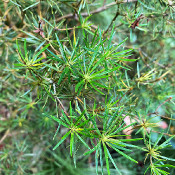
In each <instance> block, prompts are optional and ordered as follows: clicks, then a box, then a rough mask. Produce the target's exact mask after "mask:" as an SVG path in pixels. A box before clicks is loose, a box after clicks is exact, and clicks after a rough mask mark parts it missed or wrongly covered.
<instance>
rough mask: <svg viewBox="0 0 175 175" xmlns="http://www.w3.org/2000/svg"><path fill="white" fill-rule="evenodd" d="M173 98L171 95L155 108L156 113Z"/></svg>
mask: <svg viewBox="0 0 175 175" xmlns="http://www.w3.org/2000/svg"><path fill="white" fill-rule="evenodd" d="M171 99H172V97H169V98H168V99H167V100H165V101H164V102H163V103H162V104H160V105H159V106H158V107H157V109H156V110H155V113H157V111H158V109H159V108H160V107H161V106H162V105H164V104H165V103H166V102H167V101H170V100H171Z"/></svg>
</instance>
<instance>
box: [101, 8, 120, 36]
mask: <svg viewBox="0 0 175 175" xmlns="http://www.w3.org/2000/svg"><path fill="white" fill-rule="evenodd" d="M119 14H120V13H119V6H118V9H117V13H116V14H115V16H114V18H113V19H112V21H111V23H110V25H109V26H108V28H107V29H106V31H105V32H104V35H105V34H106V33H107V32H108V30H109V28H110V27H111V25H112V24H113V22H114V21H115V20H116V18H117V17H118V16H119Z"/></svg>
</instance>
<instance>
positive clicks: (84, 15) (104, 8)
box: [56, 0, 137, 22]
mask: <svg viewBox="0 0 175 175" xmlns="http://www.w3.org/2000/svg"><path fill="white" fill-rule="evenodd" d="M128 2H137V0H123V1H118V0H116V2H112V3H110V4H107V5H104V6H102V7H99V8H98V9H96V10H93V11H91V12H90V14H89V13H87V12H84V13H81V16H83V17H87V16H89V15H93V14H96V13H100V12H103V11H105V10H107V9H108V8H111V7H112V6H114V5H117V4H123V3H128ZM69 18H75V19H76V18H77V15H75V14H72V13H70V14H67V15H65V16H62V17H60V18H58V19H57V20H56V22H58V21H61V20H63V19H69Z"/></svg>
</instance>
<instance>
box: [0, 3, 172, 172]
mask: <svg viewBox="0 0 175 175" xmlns="http://www.w3.org/2000/svg"><path fill="white" fill-rule="evenodd" d="M174 8H175V4H174V2H173V1H172V0H152V1H148V0H143V1H141V0H128V1H127V0H123V1H122V0H121V1H112V0H79V1H65V0H60V1H57V0H36V1H34V0H28V1H24V0H2V1H1V2H0V48H1V49H0V58H1V59H0V63H1V64H0V162H1V163H0V172H1V174H60V175H65V174H67V175H74V174H77V175H78V174H90V175H93V174H96V173H95V163H94V159H93V158H92V157H91V156H89V157H88V156H85V157H83V156H82V157H81V156H79V159H78V161H77V168H75V167H74V165H73V160H72V159H71V157H70V155H69V153H68V151H67V150H68V149H69V148H68V147H66V146H64V145H61V146H60V147H59V148H57V149H56V150H55V151H52V148H53V145H55V141H53V139H52V138H53V136H54V133H55V131H56V128H57V124H56V123H55V122H54V121H53V120H51V119H50V118H48V117H46V115H44V114H47V115H55V114H57V110H58V109H57V108H56V106H55V104H54V103H53V101H52V100H51V98H49V97H48V99H47V100H46V99H44V97H45V96H44V95H43V97H42V98H37V96H38V91H39V92H41V91H42V89H41V88H40V87H39V86H38V89H37V88H35V87H36V86H37V83H39V82H35V81H33V80H32V79H31V82H30V83H28V81H29V80H30V77H29V76H27V75H26V72H25V71H24V70H22V69H16V68H15V66H14V65H15V64H16V63H17V61H16V60H17V59H18V58H19V55H18V52H17V45H16V39H18V44H19V46H20V48H23V47H24V46H23V42H24V40H26V42H27V47H28V50H30V51H31V53H30V54H31V55H32V54H33V53H36V52H39V51H40V50H41V49H43V48H44V47H45V46H46V45H47V44H50V46H49V49H50V50H51V51H52V52H54V53H55V54H56V53H58V50H57V46H56V38H55V33H56V34H57V35H58V36H59V39H60V40H61V41H62V43H63V46H67V47H69V46H68V44H67V42H68V40H69V38H70V39H71V40H72V41H74V40H75V38H79V39H80V42H81V43H83V32H82V29H85V30H86V31H87V33H89V34H91V33H93V32H95V30H96V29H98V28H100V29H102V30H103V36H104V37H109V36H110V33H111V30H112V28H113V26H114V28H113V29H114V31H115V35H114V38H113V40H112V42H113V44H119V43H120V42H122V41H123V40H124V39H126V38H127V37H128V39H127V40H126V42H125V43H124V45H123V46H122V47H123V48H125V49H134V51H133V52H132V55H128V59H136V61H134V62H129V61H128V62H122V61H121V64H122V65H123V66H126V67H128V68H130V69H126V70H122V71H121V72H120V73H118V79H114V80H111V85H112V87H113V89H112V90H110V92H108V93H110V94H111V95H113V97H114V98H118V99H120V101H119V102H120V104H121V105H123V106H125V110H127V112H126V113H130V117H132V116H135V115H140V116H142V118H144V116H148V117H149V116H154V115H155V116H156V117H154V118H153V119H152V120H151V122H153V123H156V122H157V121H160V120H161V119H162V122H164V124H165V126H164V127H163V126H162V125H160V127H156V128H152V130H153V131H154V132H153V134H152V139H153V140H156V138H157V137H158V134H159V133H160V132H163V133H165V134H164V136H165V138H162V142H163V141H164V140H165V139H166V138H169V135H174V134H175V122H174V120H173V119H175V115H174V111H175V110H174V109H175V108H174V97H175V94H174V92H175V88H174V87H175V79H174V72H175V66H174V64H175V61H174V57H175V39H174V37H175V20H174V18H175V11H174ZM77 14H81V15H80V16H81V18H80V17H78V16H77ZM80 20H82V21H83V22H80ZM137 20H139V21H137ZM134 23H135V26H134V27H133V24H134ZM42 56H43V57H44V58H46V55H45V52H43V53H42ZM32 81H33V83H32ZM65 87H66V86H65ZM64 91H65V94H71V88H69V87H67V89H66V88H65V89H63V92H64ZM90 96H91V98H89V99H91V100H92V101H93V99H92V95H91V94H90ZM94 98H96V99H97V101H96V102H97V105H98V106H101V108H103V107H104V106H103V105H102V103H101V104H100V101H102V102H103V101H104V99H100V96H99V95H96V96H95V97H94ZM43 99H44V100H43ZM82 99H83V98H82ZM46 103H47V105H46ZM66 103H67V101H65V104H66ZM166 124H167V127H166ZM60 132H61V135H63V134H64V133H65V132H66V131H65V130H64V129H62V130H61V131H60ZM134 134H135V132H133V133H132V136H133V137H134ZM168 134H169V135H168ZM171 144H172V147H171V148H166V149H164V150H163V152H162V154H163V155H166V156H167V157H170V158H175V151H174V149H175V140H171ZM67 148H68V149H67ZM81 149H82V150H81ZM81 151H82V152H83V148H81V147H80V148H79V152H80V153H79V154H81ZM111 154H113V156H114V158H115V160H116V161H117V162H118V167H119V169H120V170H121V172H122V174H126V175H127V174H128V175H130V174H132V175H133V174H138V175H139V174H143V172H144V171H145V169H146V168H147V165H146V164H144V159H145V157H144V153H143V152H141V151H137V152H133V153H132V157H133V158H134V159H136V160H137V161H139V163H138V164H134V163H132V162H129V160H127V159H125V158H123V157H122V156H121V155H118V154H116V153H111ZM169 173H170V174H172V175H173V174H175V171H174V170H173V169H170V170H169ZM104 174H107V171H106V170H104ZM111 174H116V171H115V170H114V169H113V168H112V166H111ZM147 174H149V173H147Z"/></svg>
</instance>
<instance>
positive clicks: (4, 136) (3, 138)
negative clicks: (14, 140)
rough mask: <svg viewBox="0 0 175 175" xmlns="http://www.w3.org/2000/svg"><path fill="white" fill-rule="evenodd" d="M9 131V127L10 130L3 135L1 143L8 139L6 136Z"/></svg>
mask: <svg viewBox="0 0 175 175" xmlns="http://www.w3.org/2000/svg"><path fill="white" fill-rule="evenodd" d="M9 132H10V129H8V130H7V131H6V132H5V134H4V135H3V137H2V138H1V140H0V144H1V143H2V142H3V141H4V140H5V139H6V137H7V136H8V134H9Z"/></svg>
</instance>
